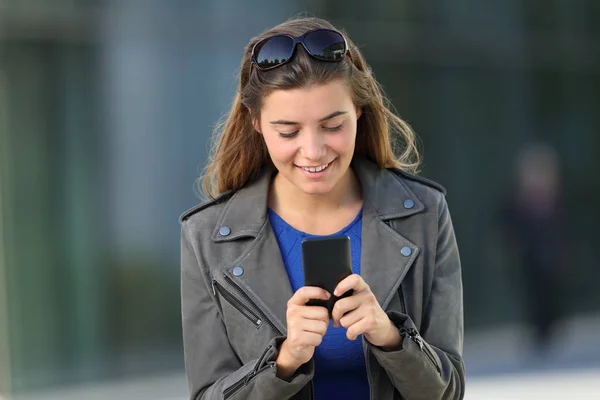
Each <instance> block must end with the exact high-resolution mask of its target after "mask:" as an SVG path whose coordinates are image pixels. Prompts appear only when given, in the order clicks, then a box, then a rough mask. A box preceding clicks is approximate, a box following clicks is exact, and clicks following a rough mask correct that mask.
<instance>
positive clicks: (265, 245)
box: [212, 168, 293, 334]
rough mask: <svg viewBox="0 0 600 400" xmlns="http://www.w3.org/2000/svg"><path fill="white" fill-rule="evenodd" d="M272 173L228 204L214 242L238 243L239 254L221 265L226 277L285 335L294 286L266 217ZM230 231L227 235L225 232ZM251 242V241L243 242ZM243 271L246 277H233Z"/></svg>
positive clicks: (269, 171) (264, 173) (247, 187)
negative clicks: (224, 230)
mask: <svg viewBox="0 0 600 400" xmlns="http://www.w3.org/2000/svg"><path fill="white" fill-rule="evenodd" d="M272 175H273V174H272V170H271V169H270V168H264V169H263V171H262V172H261V174H260V176H259V178H258V179H257V180H256V181H255V182H253V183H251V184H250V185H247V186H246V187H244V188H243V189H241V190H239V191H238V192H237V193H236V194H235V195H234V196H233V197H232V198H231V199H230V200H229V202H228V204H227V206H226V207H225V209H224V210H223V213H222V215H221V217H220V219H219V223H218V224H217V225H216V226H215V228H214V230H213V234H212V240H213V241H214V242H217V243H222V242H236V243H235V244H236V245H238V246H240V247H239V250H236V253H235V254H240V255H239V256H238V257H237V258H236V259H235V260H234V261H233V262H229V263H225V264H224V265H222V267H221V268H222V270H223V273H224V274H225V275H226V276H228V277H229V278H230V280H231V281H233V282H234V283H235V284H236V286H238V287H239V288H240V289H241V290H242V291H243V292H244V294H245V295H246V296H248V298H249V299H250V300H251V301H252V302H253V303H254V304H255V305H257V306H258V307H260V308H261V309H262V310H263V311H264V312H265V314H266V315H267V316H268V317H269V320H270V321H271V322H272V323H273V324H275V325H276V326H277V327H278V329H279V330H280V331H281V332H283V333H284V334H285V333H286V330H287V328H286V327H287V324H286V310H287V301H288V300H289V299H290V298H291V297H292V295H293V292H292V286H291V284H290V280H289V278H288V275H287V271H286V270H285V266H284V265H283V260H282V258H281V252H280V250H279V244H278V243H277V238H276V237H275V233H274V232H273V229H272V228H271V224H270V222H269V218H268V217H267V198H268V193H269V184H270V182H271V177H272ZM223 227H227V228H228V229H227V230H226V233H227V235H222V234H221V232H222V230H221V229H222V228H223ZM243 239H252V240H243ZM236 267H241V268H242V271H243V273H242V274H241V275H239V271H240V270H239V269H238V270H237V271H238V274H234V273H233V269H234V268H236Z"/></svg>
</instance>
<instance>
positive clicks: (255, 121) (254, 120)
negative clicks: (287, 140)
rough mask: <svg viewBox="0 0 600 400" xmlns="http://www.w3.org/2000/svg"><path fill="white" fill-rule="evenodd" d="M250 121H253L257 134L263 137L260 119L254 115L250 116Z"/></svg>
mask: <svg viewBox="0 0 600 400" xmlns="http://www.w3.org/2000/svg"><path fill="white" fill-rule="evenodd" d="M250 120H251V121H252V126H254V129H255V130H256V132H258V133H260V134H261V135H262V132H261V131H260V121H259V120H258V118H255V117H254V115H252V114H250Z"/></svg>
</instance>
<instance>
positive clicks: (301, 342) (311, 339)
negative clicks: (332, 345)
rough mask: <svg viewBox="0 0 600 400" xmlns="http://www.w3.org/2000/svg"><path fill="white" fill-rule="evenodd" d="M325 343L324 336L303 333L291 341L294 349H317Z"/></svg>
mask: <svg viewBox="0 0 600 400" xmlns="http://www.w3.org/2000/svg"><path fill="white" fill-rule="evenodd" d="M322 341H323V335H319V334H318V333H314V332H302V333H300V334H299V335H297V336H295V337H294V338H292V339H291V344H292V346H294V347H307V346H312V347H316V346H318V345H320V344H321V342H322Z"/></svg>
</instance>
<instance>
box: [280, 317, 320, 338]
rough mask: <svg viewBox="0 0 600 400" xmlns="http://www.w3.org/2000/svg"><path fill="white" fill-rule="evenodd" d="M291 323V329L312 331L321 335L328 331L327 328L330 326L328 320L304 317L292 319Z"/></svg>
mask: <svg viewBox="0 0 600 400" xmlns="http://www.w3.org/2000/svg"><path fill="white" fill-rule="evenodd" d="M289 325H290V326H289V329H290V330H294V331H303V332H311V333H316V334H319V335H321V336H323V335H325V333H327V328H328V327H329V323H328V322H325V321H319V320H315V319H304V318H298V319H294V320H291V321H290V323H289Z"/></svg>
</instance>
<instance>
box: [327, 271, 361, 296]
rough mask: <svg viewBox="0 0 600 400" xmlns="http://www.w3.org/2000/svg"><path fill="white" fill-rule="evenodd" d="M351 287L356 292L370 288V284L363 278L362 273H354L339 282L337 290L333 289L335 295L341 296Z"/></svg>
mask: <svg viewBox="0 0 600 400" xmlns="http://www.w3.org/2000/svg"><path fill="white" fill-rule="evenodd" d="M350 289H354V292H355V293H359V292H362V291H364V290H367V289H369V285H367V283H366V282H365V281H364V280H363V278H362V277H361V276H360V275H358V274H352V275H350V276H348V277H346V278H345V279H343V280H342V281H341V282H340V283H338V285H337V286H336V288H335V290H334V291H333V295H334V296H341V295H343V294H344V293H346V292H347V291H348V290H350Z"/></svg>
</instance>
